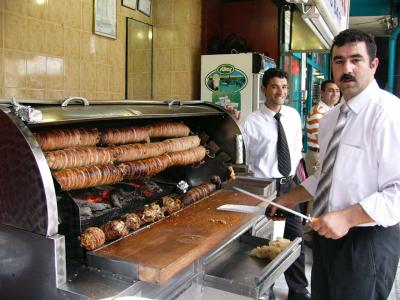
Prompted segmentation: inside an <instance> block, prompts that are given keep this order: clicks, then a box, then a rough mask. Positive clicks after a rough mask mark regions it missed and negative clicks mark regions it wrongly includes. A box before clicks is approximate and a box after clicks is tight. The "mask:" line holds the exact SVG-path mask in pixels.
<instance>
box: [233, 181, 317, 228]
mask: <svg viewBox="0 0 400 300" xmlns="http://www.w3.org/2000/svg"><path fill="white" fill-rule="evenodd" d="M233 189H234V190H236V191H238V192H241V193H243V194H246V195H248V196H251V197H254V198H256V199H258V200H261V201H263V202H266V203H268V204H270V205H272V206H276V207H278V208H279V209H281V210H283V211H285V212H288V213H291V214H293V215H296V216H298V217H300V218H302V219H304V220H305V221H306V222H307V223H310V222H312V221H313V218H312V217H311V216H306V215H304V214H302V213H299V212H298V211H295V210H293V209H290V208H287V207H286V206H283V205H280V204H278V203H275V202H273V201H272V200H270V199H269V198H268V199H266V198H264V197H261V196H259V195H256V194H253V193H251V192H249V191H246V190H243V189H241V188H238V187H236V186H234V187H233ZM264 213H265V211H264Z"/></svg>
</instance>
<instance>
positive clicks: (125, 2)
mask: <svg viewBox="0 0 400 300" xmlns="http://www.w3.org/2000/svg"><path fill="white" fill-rule="evenodd" d="M122 6H125V7H128V8H130V9H136V7H137V0H122Z"/></svg>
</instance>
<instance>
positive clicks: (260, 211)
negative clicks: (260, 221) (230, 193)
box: [217, 204, 293, 219]
mask: <svg viewBox="0 0 400 300" xmlns="http://www.w3.org/2000/svg"><path fill="white" fill-rule="evenodd" d="M217 209H218V210H226V211H234V212H241V213H246V214H253V215H265V214H267V213H268V208H267V212H266V211H265V207H262V206H251V205H242V204H224V205H221V206H219V207H217ZM274 216H276V217H279V218H285V219H286V218H289V217H291V216H293V215H292V214H291V213H288V212H286V211H284V210H281V209H278V210H277V211H276V212H275V215H274Z"/></svg>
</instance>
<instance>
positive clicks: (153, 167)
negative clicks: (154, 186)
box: [118, 154, 172, 179]
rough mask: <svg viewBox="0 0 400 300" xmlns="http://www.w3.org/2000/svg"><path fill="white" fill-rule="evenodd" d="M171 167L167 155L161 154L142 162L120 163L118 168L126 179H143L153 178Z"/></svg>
mask: <svg viewBox="0 0 400 300" xmlns="http://www.w3.org/2000/svg"><path fill="white" fill-rule="evenodd" d="M171 165H172V162H171V159H170V157H169V156H168V155H166V154H163V155H160V156H157V157H152V158H148V159H143V160H137V161H129V162H126V163H121V164H120V165H119V166H118V167H119V168H120V169H121V170H122V172H123V174H124V177H125V178H127V179H135V178H143V177H146V176H153V175H155V174H157V173H160V172H161V171H164V170H165V169H166V168H168V167H169V166H171Z"/></svg>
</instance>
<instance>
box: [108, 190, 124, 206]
mask: <svg viewBox="0 0 400 300" xmlns="http://www.w3.org/2000/svg"><path fill="white" fill-rule="evenodd" d="M123 200H124V198H123V196H122V195H121V194H120V192H119V191H118V190H114V191H112V192H111V195H110V201H111V203H112V205H113V206H115V207H122V204H121V201H123Z"/></svg>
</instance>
